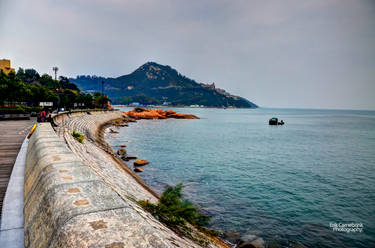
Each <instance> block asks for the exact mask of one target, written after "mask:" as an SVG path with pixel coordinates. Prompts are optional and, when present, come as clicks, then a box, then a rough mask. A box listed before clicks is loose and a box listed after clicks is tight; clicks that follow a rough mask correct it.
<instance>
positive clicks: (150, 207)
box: [138, 183, 210, 228]
mask: <svg viewBox="0 0 375 248" xmlns="http://www.w3.org/2000/svg"><path fill="white" fill-rule="evenodd" d="M181 190H182V184H181V183H179V184H177V185H176V186H175V187H167V188H166V190H165V191H164V192H163V194H162V195H161V198H160V200H159V202H158V204H153V203H151V202H149V201H139V202H138V203H139V204H140V205H141V206H142V207H143V208H144V209H146V210H147V211H149V212H150V213H151V214H152V215H153V216H155V217H156V218H157V219H159V220H160V221H162V222H163V223H165V224H166V225H168V226H177V225H181V224H184V223H185V222H188V223H190V224H192V225H193V226H196V227H198V228H199V227H203V226H205V225H207V224H208V222H209V221H210V217H209V216H206V215H204V214H203V213H201V212H199V210H198V209H197V208H196V207H195V206H194V205H193V204H191V203H190V202H189V201H187V200H182V199H181V198H182V194H181Z"/></svg>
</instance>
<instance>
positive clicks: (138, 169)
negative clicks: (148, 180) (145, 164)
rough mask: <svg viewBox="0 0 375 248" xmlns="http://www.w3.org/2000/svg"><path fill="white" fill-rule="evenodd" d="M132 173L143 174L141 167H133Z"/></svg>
mask: <svg viewBox="0 0 375 248" xmlns="http://www.w3.org/2000/svg"><path fill="white" fill-rule="evenodd" d="M134 171H135V172H143V169H142V168H141V167H135V168H134Z"/></svg>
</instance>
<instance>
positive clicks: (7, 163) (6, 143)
mask: <svg viewBox="0 0 375 248" xmlns="http://www.w3.org/2000/svg"><path fill="white" fill-rule="evenodd" d="M34 123H35V118H32V119H31V120H10V121H0V216H1V211H2V208H3V200H4V196H5V192H6V189H7V186H8V182H9V177H10V175H11V173H12V169H13V165H14V162H15V161H16V158H17V154H18V151H19V150H20V148H21V145H22V142H23V140H24V139H25V137H26V135H27V134H28V132H29V130H30V128H31V127H32V125H33V124H34Z"/></svg>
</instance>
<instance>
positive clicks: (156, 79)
mask: <svg viewBox="0 0 375 248" xmlns="http://www.w3.org/2000/svg"><path fill="white" fill-rule="evenodd" d="M70 81H71V82H73V83H75V84H76V85H77V86H78V87H79V88H82V89H84V90H85V91H89V92H90V91H100V89H101V82H102V81H104V91H105V94H107V95H108V96H109V98H110V99H112V103H113V104H129V103H132V102H139V103H141V104H144V105H147V104H154V105H157V104H163V103H167V104H168V105H173V106H190V105H204V106H205V107H229V106H233V107H237V108H256V107H257V105H255V104H254V103H252V102H250V101H248V100H247V99H245V98H242V97H239V96H233V95H231V94H229V93H227V92H226V91H225V90H222V89H219V88H216V87H215V85H214V84H211V85H208V84H201V83H197V82H196V81H194V80H192V79H189V78H187V77H185V76H183V75H181V74H180V73H178V72H177V71H176V70H175V69H173V68H171V67H170V66H165V65H160V64H157V63H154V62H148V63H146V64H144V65H142V66H141V67H139V68H138V69H137V70H135V71H134V72H132V73H131V74H128V75H124V76H120V77H117V78H104V77H97V76H77V77H76V78H71V79H70Z"/></svg>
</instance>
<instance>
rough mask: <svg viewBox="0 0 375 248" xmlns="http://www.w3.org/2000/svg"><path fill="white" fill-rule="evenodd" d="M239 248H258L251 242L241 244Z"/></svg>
mask: <svg viewBox="0 0 375 248" xmlns="http://www.w3.org/2000/svg"><path fill="white" fill-rule="evenodd" d="M237 247H238V248H256V246H254V245H253V244H252V243H250V242H240V244H239V245H238V246H237Z"/></svg>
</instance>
